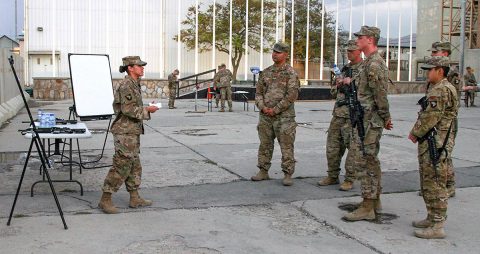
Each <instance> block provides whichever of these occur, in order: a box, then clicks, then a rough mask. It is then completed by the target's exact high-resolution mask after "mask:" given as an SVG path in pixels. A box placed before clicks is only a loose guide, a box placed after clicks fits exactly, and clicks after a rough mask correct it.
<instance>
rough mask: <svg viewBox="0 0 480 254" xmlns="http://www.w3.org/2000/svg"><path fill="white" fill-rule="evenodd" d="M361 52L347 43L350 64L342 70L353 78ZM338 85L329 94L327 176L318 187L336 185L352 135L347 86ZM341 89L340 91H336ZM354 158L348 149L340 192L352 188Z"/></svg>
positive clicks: (350, 43) (353, 41)
mask: <svg viewBox="0 0 480 254" xmlns="http://www.w3.org/2000/svg"><path fill="white" fill-rule="evenodd" d="M361 53H362V52H361V51H360V50H359V49H358V47H357V45H356V42H355V40H350V41H348V43H347V56H348V60H350V63H349V64H347V65H346V66H345V67H344V68H343V70H342V73H343V76H345V71H346V70H347V69H351V70H352V73H353V76H355V75H357V74H358V70H357V69H358V66H359V65H360V63H361V61H362V57H361ZM337 85H339V84H338V83H336V84H335V85H333V86H332V89H331V91H330V92H331V94H332V97H333V98H335V106H334V108H333V112H332V115H333V117H332V120H331V121H330V126H329V127H328V135H327V147H326V151H327V163H328V176H327V177H325V178H323V179H322V180H321V181H319V182H318V185H320V186H326V185H333V184H338V183H339V180H338V175H339V174H340V164H341V162H342V157H343V155H344V154H345V150H346V149H348V148H349V147H350V136H351V134H352V126H351V123H350V115H349V109H348V104H347V98H346V93H347V92H348V91H346V88H347V86H340V87H338V86H337ZM338 88H342V89H338ZM353 163H354V157H353V153H352V152H351V151H350V149H348V153H347V159H346V160H345V181H344V182H343V183H342V184H341V185H340V190H342V191H348V190H351V189H352V187H353V182H354V181H355V170H354V168H353Z"/></svg>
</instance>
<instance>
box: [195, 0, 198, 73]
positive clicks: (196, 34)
mask: <svg viewBox="0 0 480 254" xmlns="http://www.w3.org/2000/svg"><path fill="white" fill-rule="evenodd" d="M197 73H198V0H195V74H197Z"/></svg>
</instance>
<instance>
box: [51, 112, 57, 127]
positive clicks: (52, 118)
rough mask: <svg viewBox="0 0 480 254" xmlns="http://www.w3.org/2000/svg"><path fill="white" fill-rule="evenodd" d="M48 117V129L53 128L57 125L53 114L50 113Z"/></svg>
mask: <svg viewBox="0 0 480 254" xmlns="http://www.w3.org/2000/svg"><path fill="white" fill-rule="evenodd" d="M49 117H50V119H49V120H50V121H49V125H50V126H49V127H55V124H57V123H56V119H55V113H50V114H49Z"/></svg>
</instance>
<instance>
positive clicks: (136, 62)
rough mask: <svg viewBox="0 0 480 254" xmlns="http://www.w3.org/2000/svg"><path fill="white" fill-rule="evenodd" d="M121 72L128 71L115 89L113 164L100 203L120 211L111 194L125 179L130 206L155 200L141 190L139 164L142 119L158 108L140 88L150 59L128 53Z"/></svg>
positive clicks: (102, 207)
mask: <svg viewBox="0 0 480 254" xmlns="http://www.w3.org/2000/svg"><path fill="white" fill-rule="evenodd" d="M122 61H123V65H122V66H120V72H121V73H123V72H125V71H126V72H127V73H128V75H127V76H125V78H124V79H123V80H122V81H121V82H120V84H119V86H117V87H116V88H115V91H114V101H113V109H114V111H115V115H116V117H115V120H114V121H113V123H112V127H111V132H112V134H113V140H114V142H115V154H114V155H113V165H112V168H111V169H110V171H109V172H108V174H107V176H106V178H105V182H104V184H103V188H102V190H103V195H102V198H101V200H100V203H99V204H98V206H99V207H100V208H101V209H102V210H103V211H104V212H105V213H109V214H113V213H117V212H118V210H117V208H116V207H115V206H114V205H113V202H112V194H113V193H115V192H117V191H118V189H119V188H120V187H121V186H122V184H123V183H125V185H126V188H127V190H128V192H130V203H129V206H130V207H132V208H136V207H138V206H149V205H151V204H152V201H150V200H145V199H143V198H141V197H140V196H139V194H138V187H139V186H140V182H141V176H142V166H141V165H140V158H139V153H140V134H143V132H144V130H143V123H142V121H143V120H149V119H150V113H154V112H155V111H157V110H158V108H157V107H155V106H148V107H144V106H143V102H142V93H141V90H140V77H142V76H143V66H145V65H146V64H147V63H146V62H143V61H142V60H140V57H138V56H127V57H124V58H123V59H122Z"/></svg>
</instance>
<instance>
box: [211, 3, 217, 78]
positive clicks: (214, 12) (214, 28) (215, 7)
mask: <svg viewBox="0 0 480 254" xmlns="http://www.w3.org/2000/svg"><path fill="white" fill-rule="evenodd" d="M216 18H217V1H216V0H213V24H212V26H213V36H212V37H213V38H212V45H213V47H212V69H215V65H216V62H215V58H216V56H215V53H216V51H217V49H216V48H215V39H216V38H215V37H216V34H215V33H216V27H215V26H216V22H215V21H216V20H215V19H216Z"/></svg>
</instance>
